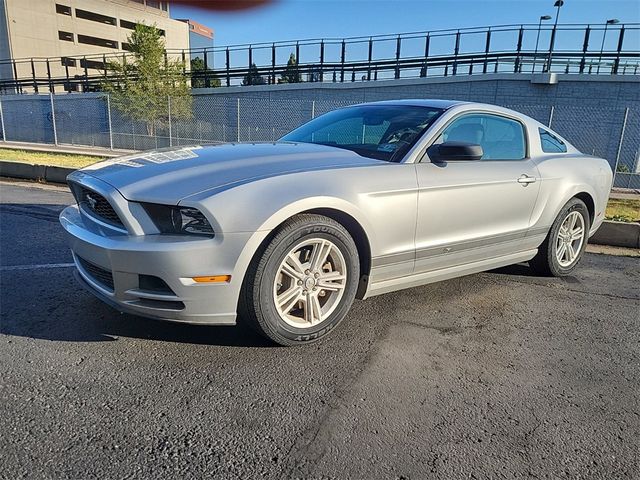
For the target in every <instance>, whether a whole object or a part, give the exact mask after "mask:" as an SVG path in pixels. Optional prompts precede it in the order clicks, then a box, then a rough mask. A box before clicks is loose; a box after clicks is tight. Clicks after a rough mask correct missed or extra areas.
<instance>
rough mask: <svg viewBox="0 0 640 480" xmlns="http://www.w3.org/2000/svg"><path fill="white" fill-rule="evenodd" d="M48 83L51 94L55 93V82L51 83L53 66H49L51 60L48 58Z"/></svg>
mask: <svg viewBox="0 0 640 480" xmlns="http://www.w3.org/2000/svg"><path fill="white" fill-rule="evenodd" d="M47 81H48V82H49V92H50V93H53V92H54V91H55V90H54V87H53V82H52V81H51V65H50V64H49V59H48V58H47Z"/></svg>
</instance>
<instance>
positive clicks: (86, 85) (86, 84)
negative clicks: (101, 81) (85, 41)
mask: <svg viewBox="0 0 640 480" xmlns="http://www.w3.org/2000/svg"><path fill="white" fill-rule="evenodd" d="M80 63H84V91H85V92H86V91H87V90H89V70H88V67H87V57H86V56H85V57H84V59H83V60H82V61H81V62H80Z"/></svg>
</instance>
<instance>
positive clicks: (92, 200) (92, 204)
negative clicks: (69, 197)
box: [85, 194, 98, 210]
mask: <svg viewBox="0 0 640 480" xmlns="http://www.w3.org/2000/svg"><path fill="white" fill-rule="evenodd" d="M85 198H86V199H87V202H88V203H89V206H90V207H91V210H95V209H96V205H97V204H98V200H96V199H95V198H93V197H92V196H91V195H89V194H86V195H85Z"/></svg>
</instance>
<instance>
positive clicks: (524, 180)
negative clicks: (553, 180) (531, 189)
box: [518, 173, 536, 187]
mask: <svg viewBox="0 0 640 480" xmlns="http://www.w3.org/2000/svg"><path fill="white" fill-rule="evenodd" d="M535 182H536V177H530V176H529V175H527V174H524V173H523V174H522V175H520V177H518V183H521V184H522V186H523V187H526V186H527V185H529V184H530V183H535Z"/></svg>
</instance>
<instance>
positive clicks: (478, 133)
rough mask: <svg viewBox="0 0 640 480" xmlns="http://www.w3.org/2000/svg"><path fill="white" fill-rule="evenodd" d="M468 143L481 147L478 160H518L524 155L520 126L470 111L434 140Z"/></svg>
mask: <svg viewBox="0 0 640 480" xmlns="http://www.w3.org/2000/svg"><path fill="white" fill-rule="evenodd" d="M444 142H468V143H475V144H478V145H480V146H481V147H482V150H483V152H484V155H483V156H482V160H522V159H523V158H525V155H526V144H525V135H524V126H523V125H522V124H521V123H520V122H517V121H515V120H511V119H509V118H505V117H500V116H498V115H491V114H484V113H474V114H470V115H465V116H463V117H460V118H458V119H456V120H454V121H453V122H452V123H451V124H449V126H447V128H446V129H445V130H444V132H442V134H441V135H440V137H438V139H437V140H436V142H435V143H444Z"/></svg>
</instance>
